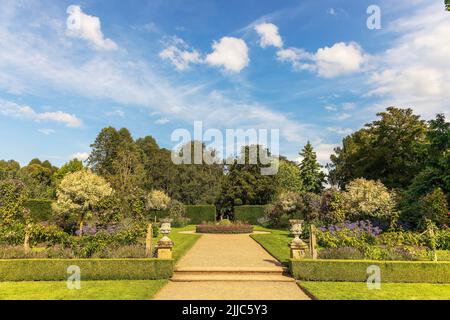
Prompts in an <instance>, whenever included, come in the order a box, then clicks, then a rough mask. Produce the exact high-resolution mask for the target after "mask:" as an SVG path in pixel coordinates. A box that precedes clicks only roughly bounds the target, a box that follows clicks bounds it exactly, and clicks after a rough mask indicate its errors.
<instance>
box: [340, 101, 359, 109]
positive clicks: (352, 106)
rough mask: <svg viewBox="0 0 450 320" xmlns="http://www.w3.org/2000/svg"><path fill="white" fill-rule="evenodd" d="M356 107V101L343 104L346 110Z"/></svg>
mask: <svg viewBox="0 0 450 320" xmlns="http://www.w3.org/2000/svg"><path fill="white" fill-rule="evenodd" d="M355 108H356V103H354V102H345V103H343V104H342V109H344V110H353V109H355Z"/></svg>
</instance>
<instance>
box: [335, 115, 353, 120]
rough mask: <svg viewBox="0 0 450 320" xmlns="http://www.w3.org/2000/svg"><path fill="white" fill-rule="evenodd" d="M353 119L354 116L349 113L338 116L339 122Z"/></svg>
mask: <svg viewBox="0 0 450 320" xmlns="http://www.w3.org/2000/svg"><path fill="white" fill-rule="evenodd" d="M351 117H352V116H351V115H350V114H348V113H342V114H340V115H338V116H337V118H336V119H337V120H339V121H344V120H347V119H350V118H351Z"/></svg>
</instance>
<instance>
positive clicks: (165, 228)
mask: <svg viewBox="0 0 450 320" xmlns="http://www.w3.org/2000/svg"><path fill="white" fill-rule="evenodd" d="M171 231H172V227H171V220H168V219H166V220H163V222H162V224H161V228H160V232H161V233H162V234H163V237H162V238H161V240H159V241H158V254H157V257H158V259H172V248H173V246H174V243H173V241H172V240H170V238H169V237H168V235H169V234H170V232H171Z"/></svg>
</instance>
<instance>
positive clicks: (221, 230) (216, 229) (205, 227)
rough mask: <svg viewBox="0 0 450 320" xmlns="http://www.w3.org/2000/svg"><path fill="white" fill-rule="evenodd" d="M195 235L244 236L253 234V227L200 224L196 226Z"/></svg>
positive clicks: (245, 225)
mask: <svg viewBox="0 0 450 320" xmlns="http://www.w3.org/2000/svg"><path fill="white" fill-rule="evenodd" d="M197 233H215V234H246V233H253V226H252V225H249V224H248V225H247V224H239V225H237V224H231V225H220V224H202V225H198V226H197Z"/></svg>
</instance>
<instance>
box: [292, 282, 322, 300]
mask: <svg viewBox="0 0 450 320" xmlns="http://www.w3.org/2000/svg"><path fill="white" fill-rule="evenodd" d="M297 285H298V286H299V288H300V289H301V290H302V291H303V292H304V293H305V294H306V295H307V296H308V297H309V298H310V299H311V300H319V299H318V298H317V297H316V296H315V295H314V294H313V293H312V292H311V291H309V290H308V289H307V288H305V287H304V286H302V284H301V283H300V282H298V281H297Z"/></svg>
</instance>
